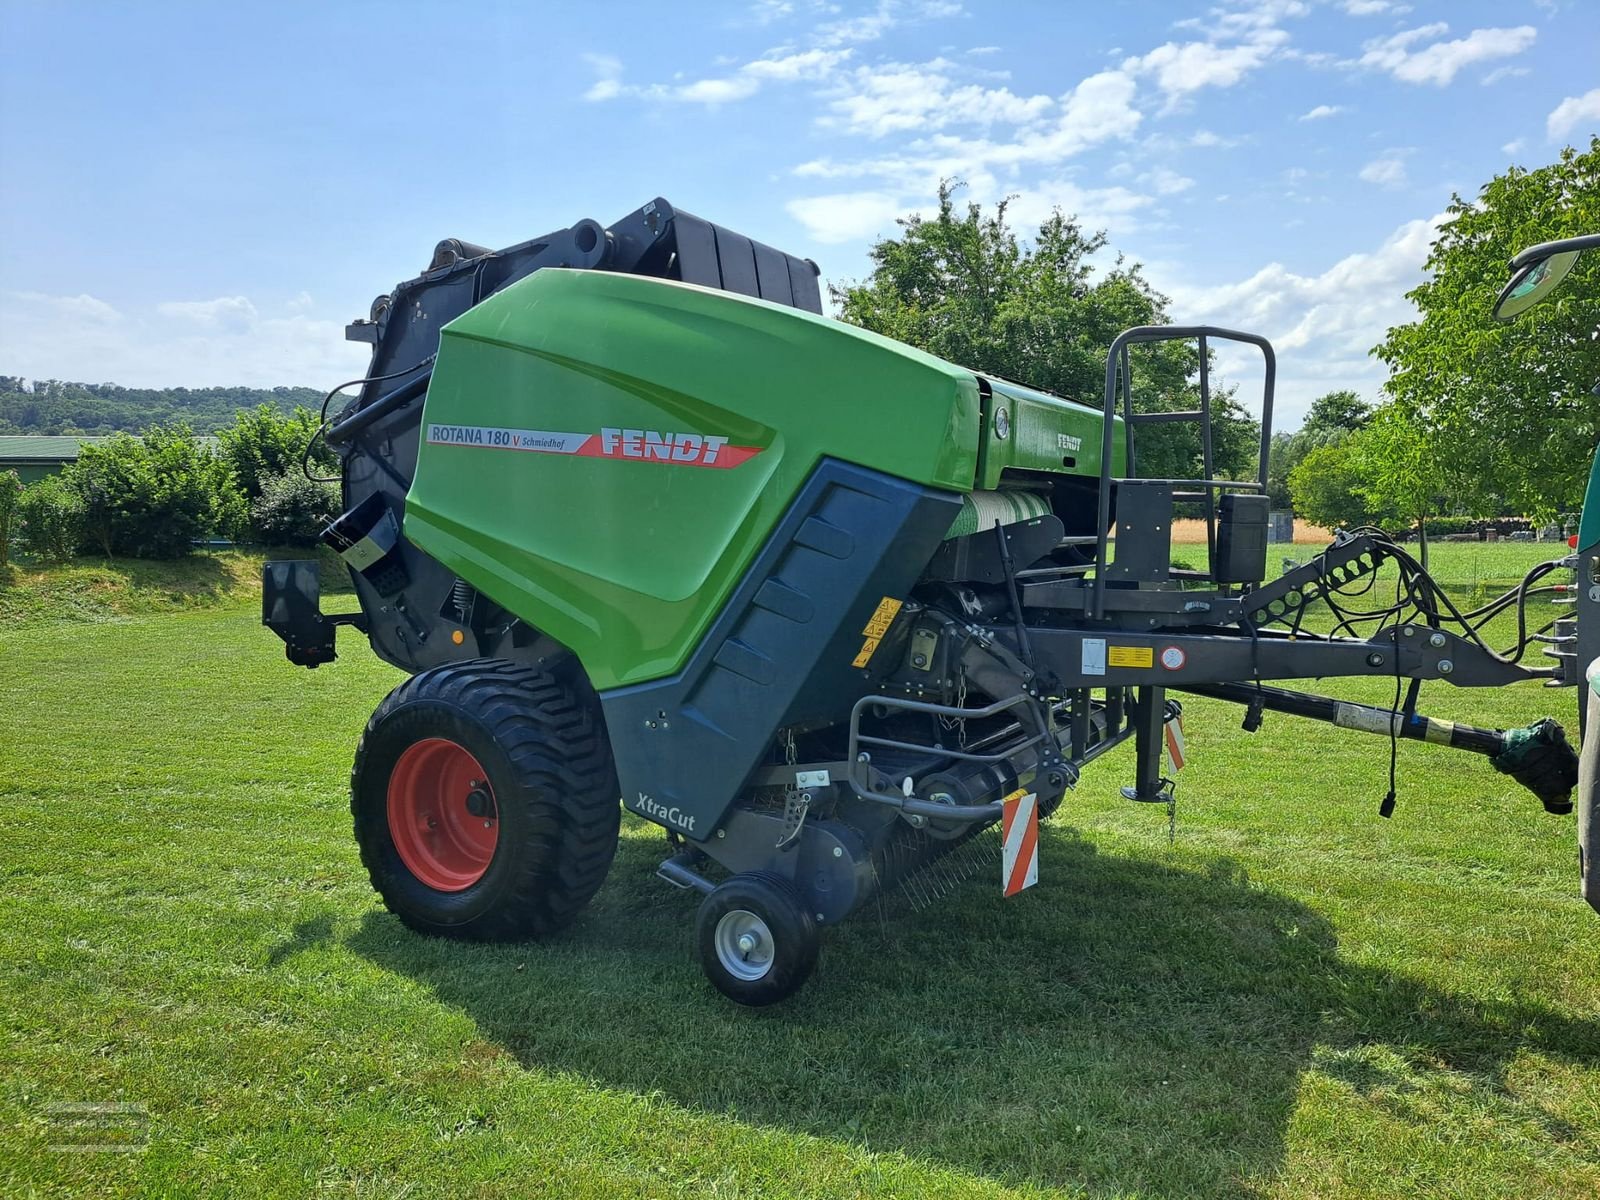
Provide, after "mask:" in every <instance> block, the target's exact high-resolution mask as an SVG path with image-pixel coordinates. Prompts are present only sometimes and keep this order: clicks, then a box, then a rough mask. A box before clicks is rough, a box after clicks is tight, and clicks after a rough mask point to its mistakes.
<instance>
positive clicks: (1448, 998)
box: [0, 547, 1600, 1200]
mask: <svg viewBox="0 0 1600 1200" xmlns="http://www.w3.org/2000/svg"><path fill="white" fill-rule="evenodd" d="M1284 549H1285V553H1286V554H1287V553H1299V554H1301V555H1302V556H1304V555H1306V554H1309V553H1311V551H1309V550H1306V549H1304V548H1301V549H1299V550H1294V551H1291V550H1289V548H1284ZM1440 550H1441V551H1445V552H1446V553H1445V554H1444V556H1443V557H1441V558H1439V559H1436V565H1437V566H1438V567H1439V569H1440V573H1441V575H1444V576H1445V577H1446V578H1449V579H1451V581H1452V583H1454V584H1457V585H1459V586H1460V587H1461V589H1462V594H1463V595H1464V596H1465V595H1467V594H1469V593H1470V592H1472V591H1473V590H1476V589H1477V588H1478V587H1479V585H1480V584H1482V585H1483V586H1488V583H1487V582H1485V581H1493V580H1496V579H1499V578H1500V577H1501V576H1504V577H1505V582H1507V583H1509V582H1514V580H1515V579H1516V578H1517V577H1518V576H1519V575H1520V574H1521V572H1522V571H1523V570H1524V569H1526V566H1527V565H1529V564H1531V563H1532V562H1535V561H1538V560H1539V559H1540V558H1541V557H1544V556H1545V554H1546V553H1548V552H1549V548H1548V547H1441V548H1440ZM1485 552H1493V553H1490V554H1488V556H1486V557H1485V556H1484V554H1485ZM1469 553H1476V554H1479V555H1480V557H1479V558H1477V559H1471V560H1470V561H1471V562H1472V563H1475V564H1476V565H1475V566H1473V567H1472V568H1471V570H1468V566H1467V564H1468V563H1469ZM1274 566H1275V567H1276V566H1277V563H1276V561H1274ZM246 574H247V573H246ZM107 587H108V588H109V587H110V585H109V584H108V585H107ZM163 587H165V588H166V590H167V592H168V593H170V594H169V595H167V596H166V601H165V602H164V603H163V602H161V595H160V594H161V593H162V589H163ZM77 590H81V589H77ZM150 591H151V595H152V596H153V597H155V599H154V600H151V601H150V602H149V604H145V603H144V602H143V601H141V602H140V603H138V604H132V605H131V606H125V607H133V608H138V607H140V606H141V604H143V605H144V606H145V607H150V606H156V607H170V608H171V609H173V611H171V612H165V613H160V614H153V615H144V616H138V615H135V616H121V617H116V618H115V619H104V618H106V617H107V615H108V614H109V613H111V612H112V611H113V610H114V608H115V605H114V604H111V603H110V602H109V601H106V600H105V599H104V597H101V598H100V599H95V598H93V597H91V598H89V599H86V600H83V602H82V603H78V604H70V605H69V604H66V603H65V597H66V596H68V595H69V594H77V591H75V589H74V587H71V586H63V587H62V588H61V589H59V593H60V594H59V595H56V594H55V593H52V595H54V596H55V599H49V600H41V599H40V595H39V592H38V589H37V588H35V589H34V590H33V591H30V592H28V593H27V595H26V596H23V597H22V598H20V599H19V598H18V591H17V589H16V588H15V587H14V588H13V589H12V592H13V595H12V598H11V601H10V602H9V607H7V603H8V602H7V601H6V600H5V589H0V873H3V885H4V892H3V901H0V1013H3V1025H0V1125H3V1128H4V1130H5V1131H6V1132H5V1136H4V1138H3V1139H0V1195H5V1196H7V1197H22V1196H33V1195H41V1196H43V1195H50V1196H56V1195H102V1194H103V1195H138V1196H169V1195H171V1196H182V1195H195V1196H202V1195H203V1196H223V1195H230V1196H251V1195H283V1196H301V1195H319V1196H322V1195H327V1196H373V1197H385V1198H390V1197H400V1196H405V1197H420V1196H441V1197H446V1196H448V1197H462V1196H507V1197H526V1196H559V1197H568V1196H595V1197H615V1196H657V1195H661V1196H684V1197H755V1196H790V1195H796V1196H815V1197H836V1196H851V1195H858V1194H874V1195H876V1194H884V1195H902V1196H968V1195H975V1196H1012V1195H1015V1196H1057V1195H1059V1196H1090V1197H1097V1198H1110V1197H1133V1196H1142V1197H1191V1196H1198V1197H1206V1196H1240V1195H1244V1196H1271V1197H1285V1198H1289V1197H1294V1198H1300V1197H1325V1196H1362V1197H1365V1196H1429V1197H1431V1196H1457V1197H1463V1198H1466V1197H1470V1198H1472V1200H1483V1198H1488V1197H1516V1198H1524V1197H1544V1196H1563V1197H1584V1198H1590V1197H1593V1196H1596V1195H1600V916H1596V915H1595V914H1594V913H1593V912H1591V911H1590V910H1589V909H1588V908H1587V907H1586V906H1585V905H1584V904H1583V903H1582V902H1581V901H1580V900H1579V899H1578V898H1577V895H1576V883H1575V878H1574V852H1573V844H1574V842H1573V839H1574V823H1573V820H1572V818H1570V817H1567V818H1558V817H1551V816H1547V815H1546V814H1544V813H1543V811H1542V810H1541V809H1540V807H1539V805H1538V802H1537V801H1536V800H1534V799H1533V798H1532V797H1531V796H1530V795H1528V794H1527V793H1525V792H1523V791H1522V790H1521V789H1520V788H1518V787H1517V786H1516V785H1515V784H1513V783H1512V782H1511V781H1510V780H1508V779H1507V778H1505V777H1503V776H1500V775H1497V774H1495V773H1494V772H1493V771H1492V770H1491V769H1490V768H1489V767H1488V765H1487V764H1486V763H1485V762H1484V761H1482V760H1481V759H1478V758H1475V757H1472V756H1468V755H1464V754H1461V753H1459V752H1452V751H1448V750H1443V749H1440V748H1436V747H1431V746H1420V745H1416V744H1409V743H1407V744H1402V745H1401V747H1400V761H1399V781H1400V799H1399V807H1398V809H1397V811H1396V813H1395V816H1394V817H1393V819H1392V820H1389V821H1383V820H1381V819H1380V818H1379V817H1378V816H1377V807H1378V803H1379V800H1380V799H1381V797H1382V795H1383V793H1384V791H1385V789H1386V787H1387V758H1388V743H1387V741H1386V740H1384V739H1381V738H1373V737H1368V736H1365V735H1360V734H1354V733H1347V732H1344V731H1340V730H1335V729H1331V728H1328V727H1325V726H1321V725H1317V724H1314V723H1309V722H1304V721H1297V720H1295V719H1293V718H1289V717H1275V716H1273V715H1271V714H1268V716H1267V719H1266V725H1265V727H1264V728H1263V729H1262V730H1261V731H1260V732H1259V733H1257V734H1255V735H1253V736H1252V735H1248V734H1245V733H1243V732H1241V731H1240V729H1239V725H1238V718H1239V712H1238V710H1237V709H1234V708H1230V707H1229V706H1226V705H1223V704H1220V703H1209V702H1201V701H1198V700H1196V701H1191V702H1189V703H1188V704H1187V706H1186V711H1187V714H1188V731H1189V746H1190V753H1191V764H1190V767H1189V769H1188V770H1186V771H1185V772H1184V773H1183V775H1182V779H1181V785H1180V787H1179V791H1178V795H1179V799H1180V802H1179V805H1178V811H1177V826H1176V838H1175V840H1174V841H1173V842H1172V843H1171V844H1169V843H1168V836H1167V820H1166V812H1165V810H1164V809H1160V808H1155V807H1146V806H1140V805H1133V804H1128V803H1126V802H1125V801H1122V800H1121V799H1120V798H1118V796H1117V792H1116V789H1117V787H1118V786H1119V785H1120V784H1123V783H1126V782H1130V781H1131V780H1130V778H1129V776H1130V775H1131V761H1130V760H1131V755H1130V753H1129V751H1128V750H1127V749H1126V748H1125V749H1123V750H1119V751H1118V752H1116V753H1114V754H1113V755H1110V756H1108V757H1107V758H1106V759H1103V760H1101V761H1099V762H1097V763H1096V764H1094V765H1093V766H1092V767H1091V768H1089V770H1088V771H1087V773H1086V775H1085V778H1084V780H1083V782H1082V783H1081V785H1080V786H1079V788H1078V790H1077V792H1076V793H1075V794H1073V795H1071V796H1069V797H1068V799H1067V802H1066V804H1065V805H1064V806H1063V809H1062V811H1061V812H1060V813H1059V814H1058V816H1057V817H1056V819H1055V820H1054V821H1052V822H1051V823H1049V824H1048V825H1047V826H1046V829H1045V832H1044V835H1043V839H1042V861H1041V867H1040V883H1039V885H1038V887H1036V888H1034V889H1032V890H1031V891H1030V892H1027V893H1025V894H1024V895H1022V896H1021V897H1019V898H1016V899H1013V900H1010V901H1002V900H1001V899H1000V897H999V895H998V890H999V889H998V881H971V882H969V883H968V884H966V885H964V887H963V888H962V889H961V890H959V891H957V892H956V894H954V895H953V896H951V897H950V898H949V899H947V900H946V901H945V902H944V903H943V904H942V905H940V906H938V907H935V908H933V909H930V910H928V911H925V912H923V913H920V914H913V913H911V912H909V911H908V910H907V909H906V908H905V907H904V906H903V905H901V904H897V903H891V904H889V905H886V906H885V907H884V908H883V909H882V911H881V912H880V911H869V912H867V913H864V914H861V915H860V916H859V917H858V918H857V919H856V920H854V921H853V922H851V923H849V924H847V925H845V926H843V927H840V928H838V929H835V930H832V931H830V932H829V934H828V935H827V938H826V941H825V945H824V950H823V958H822V962H821V966H820V968H819V970H818V973H817V975H816V976H815V977H814V979H813V980H812V981H811V983H810V984H809V985H808V986H807V987H806V988H805V989H804V990H803V991H802V992H801V993H800V994H799V996H798V997H797V998H796V999H795V1000H794V1001H792V1002H791V1003H789V1004H788V1005H786V1006H784V1007H780V1008H777V1009H774V1010H767V1011H759V1012H751V1011H744V1010H740V1009H737V1008H735V1007H733V1006H732V1005H730V1004H728V1003H727V1002H725V1001H724V1000H722V999H721V997H720V996H718V995H717V994H716V993H715V992H713V991H712V989H711V988H710V986H709V985H708V984H706V983H705V982H704V980H703V978H702V976H701V974H700V971H699V968H698V967H697V965H696V964H695V962H694V960H693V954H692V946H691V931H692V921H693V915H694V907H695V898H694V897H693V896H692V895H690V894H687V893H683V892H678V891H674V890H673V889H671V888H669V887H667V886H666V885H665V884H662V883H660V882H659V881H657V880H655V879H653V878H652V874H651V873H652V870H653V868H654V866H655V864H656V862H658V861H659V859H660V858H661V856H662V853H663V843H662V840H661V837H660V835H659V831H658V830H656V829H654V828H653V827H651V826H647V825H645V824H643V823H641V822H639V821H637V820H635V819H633V818H631V817H630V818H627V819H626V820H625V823H624V836H623V843H622V847H621V851H620V853H619V855H618V859H617V863H616V865H615V867H614V868H613V871H612V875H611V878H610V881H609V882H608V883H607V885H606V887H605V889H604V890H603V891H602V893H601V895H600V897H599V898H598V900H597V901H596V903H595V904H594V905H593V906H592V907H591V908H590V909H589V910H588V911H587V913H586V914H585V916H584V917H583V918H582V919H581V920H580V922H579V923H578V925H577V926H576V927H575V928H574V929H573V930H572V931H571V932H570V933H569V934H567V935H565V936H563V937H561V938H560V939H558V940H556V941H554V942H551V943H548V944H543V945H523V946H497V947H484V946H468V945H461V944H455V943H450V942H444V941H437V940H428V939H423V938H419V937H417V936H415V935H412V934H410V933H408V932H406V931H405V930H404V929H402V928H401V927H400V925H399V924H398V923H397V922H396V921H395V920H394V919H392V918H391V917H389V916H388V915H387V914H386V913H385V912H384V911H383V909H382V908H381V906H380V905H379V904H378V902H377V901H376V899H375V898H374V896H373V895H372V893H371V892H370V890H369V888H368V884H367V881H366V878H365V876H364V874H363V872H362V870H361V868H360V866H359V863H358V861H357V857H356V852H355V848H354V846H353V844H352V842H351V838H350V823H349V815H348V809H347V798H346V791H345V788H346V780H347V773H348V769H349V763H350V757H351V753H352V751H353V749H354V744H355V740H356V737H357V735H358V733H359V731H360V729H361V726H362V723H363V722H364V721H365V719H366V717H367V714H368V713H369V711H370V710H371V709H372V707H373V706H374V705H375V704H376V703H377V702H378V700H379V699H380V698H381V697H382V695H383V694H384V692H385V691H386V690H387V689H388V688H389V687H391V686H392V685H393V684H394V683H395V682H396V681H397V679H398V675H397V673H396V672H394V671H392V670H391V669H389V668H387V667H385V666H384V665H382V664H380V663H379V662H377V661H376V660H375V659H374V658H373V657H372V655H371V654H370V652H369V651H368V650H367V649H366V648H365V646H364V644H362V643H360V642H359V641H358V640H357V639H354V638H342V639H341V652H342V658H341V661H340V662H338V663H337V664H334V665H332V666H329V667H324V668H322V669H320V670H317V671H314V672H308V671H304V670H300V669H297V668H294V667H291V666H290V665H289V664H288V663H287V662H285V661H284V659H283V656H282V651H281V647H280V645H279V643H278V642H277V641H276V639H274V638H273V637H271V635H270V634H268V633H266V631H264V630H263V629H261V627H260V626H259V624H258V623H257V614H256V610H255V608H254V604H253V601H252V600H251V599H250V597H249V595H248V589H247V588H234V587H232V586H231V585H229V586H220V585H219V586H216V587H213V588H212V591H211V593H208V595H207V596H206V597H204V601H205V603H208V604H210V605H211V607H204V608H196V609H193V610H188V609H189V605H188V603H187V602H186V599H185V593H184V592H183V590H182V587H180V586H179V584H178V583H175V582H172V581H166V582H165V583H163V581H161V580H157V581H156V582H155V583H152V584H151V585H150ZM56 608H59V609H60V610H61V611H69V610H70V611H71V612H73V613H75V614H76V616H77V617H79V618H93V619H92V620H83V619H79V620H73V621H68V620H57V619H54V617H53V616H52V612H53V611H54V610H55V609H56ZM1329 686H1330V688H1333V687H1334V685H1329ZM1336 690H1339V691H1340V694H1343V695H1349V696H1353V697H1360V698H1364V699H1367V700H1370V701H1373V702H1377V703H1385V702H1387V700H1388V697H1389V689H1388V687H1387V686H1385V685H1382V684H1371V685H1351V684H1345V685H1342V686H1341V687H1339V688H1338V689H1336ZM1422 707H1423V710H1424V711H1426V712H1430V713H1433V714H1435V715H1442V716H1447V717H1453V718H1457V719H1461V720H1466V721H1470V722H1473V723H1477V724H1484V725H1498V726H1504V725H1516V724H1524V723H1526V722H1528V721H1531V720H1532V719H1534V718H1536V717H1538V716H1540V715H1543V714H1546V713H1550V714H1552V715H1555V716H1557V717H1559V718H1560V719H1562V720H1563V721H1564V722H1565V723H1567V724H1568V725H1569V726H1571V725H1573V724H1575V722H1574V721H1573V719H1572V713H1573V710H1574V694H1573V693H1572V692H1571V691H1549V690H1545V689H1542V688H1540V687H1538V686H1536V685H1535V686H1524V687H1521V688H1518V689H1507V690H1503V691H1500V692H1497V693H1491V692H1466V691H1460V690H1457V689H1453V688H1450V687H1448V686H1444V685H1441V684H1431V685H1429V686H1428V687H1426V688H1425V689H1424V692H1423V703H1422ZM84 1104H93V1105H108V1104H120V1105H125V1106H131V1107H129V1108H125V1109H121V1110H101V1112H100V1115H99V1116H97V1117H94V1118H92V1119H94V1120H100V1121H103V1122H107V1123H109V1124H110V1125H111V1126H112V1127H113V1128H109V1129H106V1128H102V1129H95V1128H92V1127H89V1126H85V1125H83V1124H81V1122H83V1121H86V1120H90V1119H91V1118H89V1117H85V1116H83V1115H82V1112H83V1110H63V1109H61V1108H59V1107H56V1106H61V1105H84ZM95 1139H99V1140H101V1141H106V1140H116V1139H120V1140H123V1141H134V1142H142V1143H143V1144H144V1148H143V1149H142V1150H138V1151H136V1152H114V1151H100V1152H86V1153H74V1152H68V1151H65V1150H60V1149H53V1148H52V1147H53V1146H58V1145H61V1144H63V1143H71V1142H74V1141H77V1142H79V1143H83V1142H85V1141H93V1140H95Z"/></svg>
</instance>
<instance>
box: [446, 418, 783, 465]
mask: <svg viewBox="0 0 1600 1200" xmlns="http://www.w3.org/2000/svg"><path fill="white" fill-rule="evenodd" d="M428 444H429V445H432V446H465V447H468V448H471V449H475V450H522V451H526V452H531V453H534V454H567V455H571V456H573V457H574V458H615V459H624V460H627V461H631V462H644V463H659V464H664V465H667V466H676V467H712V468H714V469H718V470H724V471H726V470H729V469H731V468H733V467H737V466H739V465H740V464H741V463H744V462H748V461H749V460H750V459H752V458H754V457H755V456H756V455H758V454H760V453H761V447H760V446H734V445H731V444H730V442H729V439H728V438H726V437H724V436H722V435H720V434H714V433H683V432H679V431H677V430H660V429H624V428H614V427H612V426H609V425H608V426H605V427H604V428H602V429H601V430H600V432H599V433H561V432H558V431H555V430H550V429H501V428H499V427H496V426H490V425H445V424H440V423H437V422H434V423H430V424H429V425H428Z"/></svg>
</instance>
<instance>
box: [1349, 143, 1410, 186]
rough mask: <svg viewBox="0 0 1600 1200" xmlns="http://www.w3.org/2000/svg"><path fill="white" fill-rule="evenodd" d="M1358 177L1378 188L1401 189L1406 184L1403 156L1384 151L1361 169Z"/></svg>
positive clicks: (1400, 153) (1395, 151)
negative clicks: (1376, 185) (1374, 184)
mask: <svg viewBox="0 0 1600 1200" xmlns="http://www.w3.org/2000/svg"><path fill="white" fill-rule="evenodd" d="M1360 177H1361V178H1362V179H1364V180H1366V182H1368V183H1376V184H1378V185H1379V186H1380V187H1403V186H1404V185H1405V182H1406V160H1405V155H1404V154H1403V153H1402V152H1400V151H1398V150H1386V151H1385V152H1384V153H1383V154H1381V155H1379V156H1378V157H1377V158H1375V159H1373V160H1372V161H1371V162H1369V163H1368V164H1367V165H1366V166H1364V167H1362V168H1361V171H1360Z"/></svg>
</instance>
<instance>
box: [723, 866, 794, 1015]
mask: <svg viewBox="0 0 1600 1200" xmlns="http://www.w3.org/2000/svg"><path fill="white" fill-rule="evenodd" d="M695 940H696V942H697V944H698V945H699V949H700V967H701V969H702V970H703V971H705V973H706V978H708V979H709V980H711V982H712V984H713V985H714V986H715V987H716V989H717V990H718V991H719V992H721V993H722V994H723V995H724V996H727V997H728V998H729V999H730V1000H734V1001H737V1002H738V1003H740V1004H747V1005H750V1006H752V1007H759V1006H760V1005H763V1004H776V1003H777V1002H778V1001H779V1000H783V999H785V998H787V997H788V996H790V995H793V994H794V992H795V991H796V990H797V989H798V988H799V987H800V985H801V984H803V983H804V982H805V981H806V979H807V978H808V977H809V976H810V975H811V971H812V969H813V968H814V967H815V966H816V965H817V943H818V936H817V923H816V921H815V920H814V919H813V918H812V916H811V912H810V911H809V910H808V909H807V908H806V907H805V906H804V905H803V904H802V903H801V901H800V896H799V894H798V893H797V892H796V891H795V889H794V886H793V885H792V884H791V883H790V882H789V881H788V880H786V879H784V878H783V877H782V876H779V875H773V874H771V873H770V872H767V871H750V872H747V873H745V874H742V875H735V876H734V877H733V878H732V879H729V880H727V881H726V882H725V883H723V884H721V885H720V886H718V887H716V888H714V889H713V890H712V891H711V893H710V894H709V895H708V896H706V898H705V899H704V900H703V901H701V902H700V913H699V915H698V917H697V918H696V920H695Z"/></svg>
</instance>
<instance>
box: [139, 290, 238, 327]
mask: <svg viewBox="0 0 1600 1200" xmlns="http://www.w3.org/2000/svg"><path fill="white" fill-rule="evenodd" d="M156 312H158V313H160V314H161V315H162V316H163V317H172V318H175V319H176V320H179V321H187V322H189V323H191V324H194V325H199V326H202V327H205V328H215V327H218V326H226V327H229V328H240V327H244V326H248V325H249V324H250V323H251V322H252V321H254V320H255V319H256V316H257V314H256V306H255V305H254V304H252V303H250V298H249V297H248V296H218V297H217V298H216V299H215V300H169V301H167V302H165V303H162V304H158V305H156Z"/></svg>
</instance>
